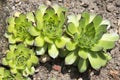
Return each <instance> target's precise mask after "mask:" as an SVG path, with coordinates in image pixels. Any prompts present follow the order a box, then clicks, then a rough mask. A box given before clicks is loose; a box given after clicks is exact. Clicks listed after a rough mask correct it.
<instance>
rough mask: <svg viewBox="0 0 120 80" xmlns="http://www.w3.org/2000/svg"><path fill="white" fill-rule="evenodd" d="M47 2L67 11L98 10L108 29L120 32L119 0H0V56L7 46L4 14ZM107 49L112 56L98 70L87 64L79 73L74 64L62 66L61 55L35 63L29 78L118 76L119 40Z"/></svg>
mask: <svg viewBox="0 0 120 80" xmlns="http://www.w3.org/2000/svg"><path fill="white" fill-rule="evenodd" d="M50 3H51V4H53V3H57V4H60V5H62V6H65V7H67V8H68V10H69V12H68V14H73V13H75V14H77V13H81V12H83V11H89V12H91V13H96V14H100V15H102V16H103V17H104V18H106V19H108V20H110V21H111V28H110V29H109V32H117V33H119V34H120V0H50V1H48V0H0V58H1V57H3V56H4V54H5V52H6V50H7V49H8V42H7V40H6V39H5V38H4V33H5V30H6V18H7V17H9V16H12V15H13V14H14V13H15V12H16V11H19V12H23V13H26V12H29V11H34V10H36V9H37V8H38V6H39V5H41V4H50ZM109 52H110V54H111V55H112V59H111V60H110V62H109V63H108V64H107V65H106V66H105V67H103V68H101V69H100V70H98V71H96V70H93V69H91V68H89V69H88V71H86V72H85V73H82V74H81V73H79V72H78V70H77V67H74V66H65V65H64V60H63V59H60V58H59V59H56V60H53V59H51V60H50V61H49V62H47V63H45V64H43V63H40V65H39V66H37V70H38V72H37V73H36V74H34V75H33V76H32V77H33V80H120V40H119V41H118V42H116V46H115V48H113V49H112V50H109ZM54 65H57V66H59V67H61V71H60V70H57V71H56V70H54V69H53V66H54Z"/></svg>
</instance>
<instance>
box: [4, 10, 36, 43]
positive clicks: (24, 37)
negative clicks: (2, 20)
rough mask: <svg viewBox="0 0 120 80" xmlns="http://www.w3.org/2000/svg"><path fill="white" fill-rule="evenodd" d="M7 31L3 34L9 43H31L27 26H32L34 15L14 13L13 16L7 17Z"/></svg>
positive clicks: (31, 39)
mask: <svg viewBox="0 0 120 80" xmlns="http://www.w3.org/2000/svg"><path fill="white" fill-rule="evenodd" d="M7 22H8V27H7V33H6V34H5V36H6V37H7V38H8V41H9V43H10V44H15V43H19V42H22V43H24V44H26V45H32V44H33V38H32V36H31V35H30V34H29V32H28V28H29V27H31V26H33V24H32V23H33V22H34V16H33V14H32V13H28V14H22V13H21V14H20V13H19V12H16V13H15V16H13V17H9V18H8V20H7Z"/></svg>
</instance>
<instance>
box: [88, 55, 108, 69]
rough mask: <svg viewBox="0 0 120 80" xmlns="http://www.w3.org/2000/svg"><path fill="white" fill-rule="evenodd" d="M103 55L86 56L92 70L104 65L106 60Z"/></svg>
mask: <svg viewBox="0 0 120 80" xmlns="http://www.w3.org/2000/svg"><path fill="white" fill-rule="evenodd" d="M103 54H104V53H90V54H89V55H88V59H89V61H90V64H91V66H92V67H93V68H94V69H99V68H100V67H102V66H104V65H105V64H106V62H107V59H106V57H105V56H104V55H103Z"/></svg>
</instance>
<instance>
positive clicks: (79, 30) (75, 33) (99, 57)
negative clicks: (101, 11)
mask: <svg viewBox="0 0 120 80" xmlns="http://www.w3.org/2000/svg"><path fill="white" fill-rule="evenodd" d="M109 27H110V22H109V21H107V20H103V19H102V17H101V16H99V15H94V14H89V13H87V12H84V13H83V14H82V15H70V16H68V26H67V33H68V35H69V36H71V41H70V42H68V43H67V44H66V49H67V50H68V51H70V52H69V53H68V55H67V56H66V58H65V63H66V64H68V65H71V64H76V65H77V66H78V69H79V71H80V72H84V71H86V69H87V67H88V64H89V63H90V65H91V66H92V67H93V68H94V69H99V68H100V67H102V66H104V65H105V64H106V62H107V61H108V60H109V59H110V58H111V57H110V55H109V54H107V52H106V50H107V49H111V48H113V47H114V46H115V44H114V42H115V41H116V40H118V38H119V37H118V35H117V34H116V33H112V34H110V33H106V32H107V29H108V28H109Z"/></svg>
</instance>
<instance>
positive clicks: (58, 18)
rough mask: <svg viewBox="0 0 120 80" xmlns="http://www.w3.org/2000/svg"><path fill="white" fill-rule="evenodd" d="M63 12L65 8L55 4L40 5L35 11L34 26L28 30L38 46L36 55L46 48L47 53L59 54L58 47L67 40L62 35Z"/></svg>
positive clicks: (64, 17) (41, 53) (54, 55)
mask: <svg viewBox="0 0 120 80" xmlns="http://www.w3.org/2000/svg"><path fill="white" fill-rule="evenodd" d="M65 14H66V9H65V8H64V7H60V6H59V5H57V4H54V5H52V6H46V5H41V6H40V7H39V9H38V10H37V11H36V12H35V20H36V27H31V28H30V29H29V32H30V34H31V35H33V36H35V41H34V45H35V46H37V47H38V48H37V49H36V53H37V54H38V55H43V54H44V53H45V52H46V50H47V49H48V54H49V55H50V56H51V57H52V58H56V57H57V56H58V54H59V51H58V49H59V48H63V47H64V46H65V43H66V41H67V40H68V39H67V38H66V37H65V36H63V30H64V23H65V20H66V16H65Z"/></svg>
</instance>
